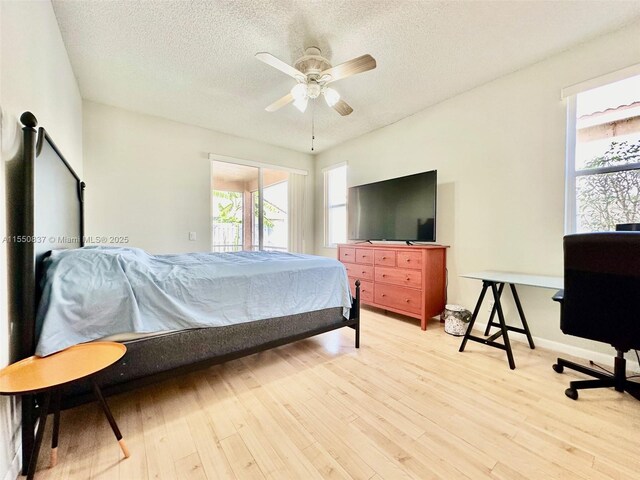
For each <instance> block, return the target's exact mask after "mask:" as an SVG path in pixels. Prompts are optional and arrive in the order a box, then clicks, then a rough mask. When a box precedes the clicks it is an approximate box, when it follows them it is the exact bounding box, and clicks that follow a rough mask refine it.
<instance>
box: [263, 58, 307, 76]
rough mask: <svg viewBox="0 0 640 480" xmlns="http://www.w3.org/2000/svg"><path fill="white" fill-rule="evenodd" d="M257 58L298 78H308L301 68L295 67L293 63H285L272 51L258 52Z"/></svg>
mask: <svg viewBox="0 0 640 480" xmlns="http://www.w3.org/2000/svg"><path fill="white" fill-rule="evenodd" d="M256 58H257V59H258V60H260V61H262V62H264V63H266V64H267V65H271V66H272V67H273V68H277V69H278V70H280V71H281V72H283V73H286V74H287V75H289V76H291V77H293V78H295V79H296V80H298V79H302V80H304V79H305V78H306V77H305V75H304V73H302V72H301V71H300V70H297V69H295V68H293V67H292V66H291V65H289V64H287V63H284V62H283V61H282V60H280V59H279V58H276V57H274V56H273V55H271V54H270V53H267V52H259V53H256Z"/></svg>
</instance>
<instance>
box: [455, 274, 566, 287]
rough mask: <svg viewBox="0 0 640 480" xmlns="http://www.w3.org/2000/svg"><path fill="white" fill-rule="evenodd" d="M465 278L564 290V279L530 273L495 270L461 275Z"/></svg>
mask: <svg viewBox="0 0 640 480" xmlns="http://www.w3.org/2000/svg"><path fill="white" fill-rule="evenodd" d="M460 276H461V277H465V278H475V279H477V280H488V281H490V282H499V283H513V284H516V285H527V286H530V287H540V288H552V289H554V290H561V289H563V288H564V278H563V277H554V276H551V275H529V274H528V273H516V272H498V271H495V270H483V271H481V272H472V273H465V274H462V275H460Z"/></svg>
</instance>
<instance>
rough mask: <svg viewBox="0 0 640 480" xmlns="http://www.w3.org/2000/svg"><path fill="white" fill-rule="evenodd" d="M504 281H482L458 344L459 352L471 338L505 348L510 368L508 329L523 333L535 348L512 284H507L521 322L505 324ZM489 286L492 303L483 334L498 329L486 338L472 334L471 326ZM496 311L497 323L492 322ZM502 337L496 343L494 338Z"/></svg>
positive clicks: (512, 361) (510, 354)
mask: <svg viewBox="0 0 640 480" xmlns="http://www.w3.org/2000/svg"><path fill="white" fill-rule="evenodd" d="M504 285H505V284H504V283H500V282H494V281H490V280H483V281H482V291H481V292H480V297H479V298H478V302H477V303H476V307H475V308H474V310H473V315H472V316H471V321H470V322H469V327H468V328H467V333H465V335H464V338H463V339H462V344H461V345H460V349H459V351H460V352H463V351H464V349H465V347H466V345H467V341H469V340H471V341H474V342H478V343H482V344H485V345H489V346H491V347H494V348H499V349H501V350H505V351H506V353H507V360H508V361H509V368H511V370H513V369H515V368H516V364H515V361H514V359H513V351H512V349H511V342H510V341H509V331H513V332H518V333H523V334H525V335H526V336H527V340H528V342H529V347H530V348H532V349H533V348H535V345H534V343H533V338H532V337H531V332H530V331H529V326H528V324H527V320H526V318H525V316H524V311H523V309H522V304H521V303H520V298H519V297H518V292H517V291H516V287H515V285H513V284H511V283H510V284H509V287H510V289H511V293H512V294H513V299H514V301H515V304H516V308H517V309H518V315H519V316H520V320H521V322H522V327H523V328H519V327H512V326H510V325H507V324H506V321H505V319H504V312H503V310H502V303H501V298H502V292H503V290H504ZM488 288H491V293H492V294H493V299H494V304H493V308H492V309H491V315H490V317H489V322H488V323H487V327H486V328H485V332H484V334H485V336H487V335H489V332H490V330H491V327H499V328H500V330H499V331H497V332H496V333H494V334H493V335H491V336H489V337H488V338H482V337H477V336H475V335H472V333H471V332H472V330H473V326H474V324H475V322H476V320H477V318H478V314H479V313H480V307H481V306H482V302H483V301H484V297H485V295H486V293H487V289H488ZM496 313H497V314H498V323H496V322H494V318H495V315H496ZM500 337H502V340H503V342H504V343H498V342H496V341H495V340H497V339H498V338H500Z"/></svg>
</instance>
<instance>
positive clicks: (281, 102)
mask: <svg viewBox="0 0 640 480" xmlns="http://www.w3.org/2000/svg"><path fill="white" fill-rule="evenodd" d="M291 102H293V95H291V94H290V93H287V94H286V95H285V96H284V97H282V98H280V99H278V100H276V101H275V102H273V103H272V104H271V105H269V106H268V107H267V108H265V110H266V111H267V112H275V111H276V110H279V109H281V108H282V107H284V106H285V105H287V104H288V103H291Z"/></svg>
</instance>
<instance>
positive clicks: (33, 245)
mask: <svg viewBox="0 0 640 480" xmlns="http://www.w3.org/2000/svg"><path fill="white" fill-rule="evenodd" d="M20 121H21V122H22V124H23V125H24V127H23V128H22V131H23V136H24V144H23V155H22V161H21V162H20V163H19V164H18V165H16V167H14V174H13V175H12V176H11V182H16V180H17V181H18V182H19V183H20V184H21V185H13V186H12V188H11V191H12V192H13V197H14V199H15V200H17V203H18V207H19V209H18V211H16V212H14V221H13V228H12V232H11V237H10V239H11V240H12V242H11V245H12V247H13V248H12V249H11V250H12V251H11V252H10V257H11V260H12V264H13V268H12V270H13V272H12V273H13V274H14V275H13V277H12V278H13V281H14V287H15V291H14V295H13V297H14V298H13V302H14V321H15V324H16V326H17V327H18V329H17V330H18V336H19V338H18V339H17V340H18V342H17V352H16V353H17V357H18V358H24V357H27V356H29V355H33V352H34V350H35V341H36V333H37V330H38V326H37V325H36V310H37V303H38V300H39V290H40V289H39V282H40V274H41V264H42V260H43V258H44V257H45V256H46V255H47V254H48V253H49V252H50V251H51V250H53V249H60V248H78V247H81V246H82V245H83V239H84V198H83V197H84V187H85V184H84V182H82V181H81V180H80V177H78V175H77V174H76V173H75V172H74V171H73V168H71V165H69V163H68V162H67V161H66V159H65V158H64V156H63V155H62V153H61V152H60V150H59V149H58V147H56V144H55V143H54V142H53V140H52V139H51V137H50V136H49V134H48V133H47V132H46V130H45V129H44V128H42V127H40V128H38V129H37V130H36V127H37V125H38V122H37V120H36V117H35V116H34V115H33V114H32V113H31V112H25V113H23V114H22V116H21V117H20ZM15 200H14V202H15Z"/></svg>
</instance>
